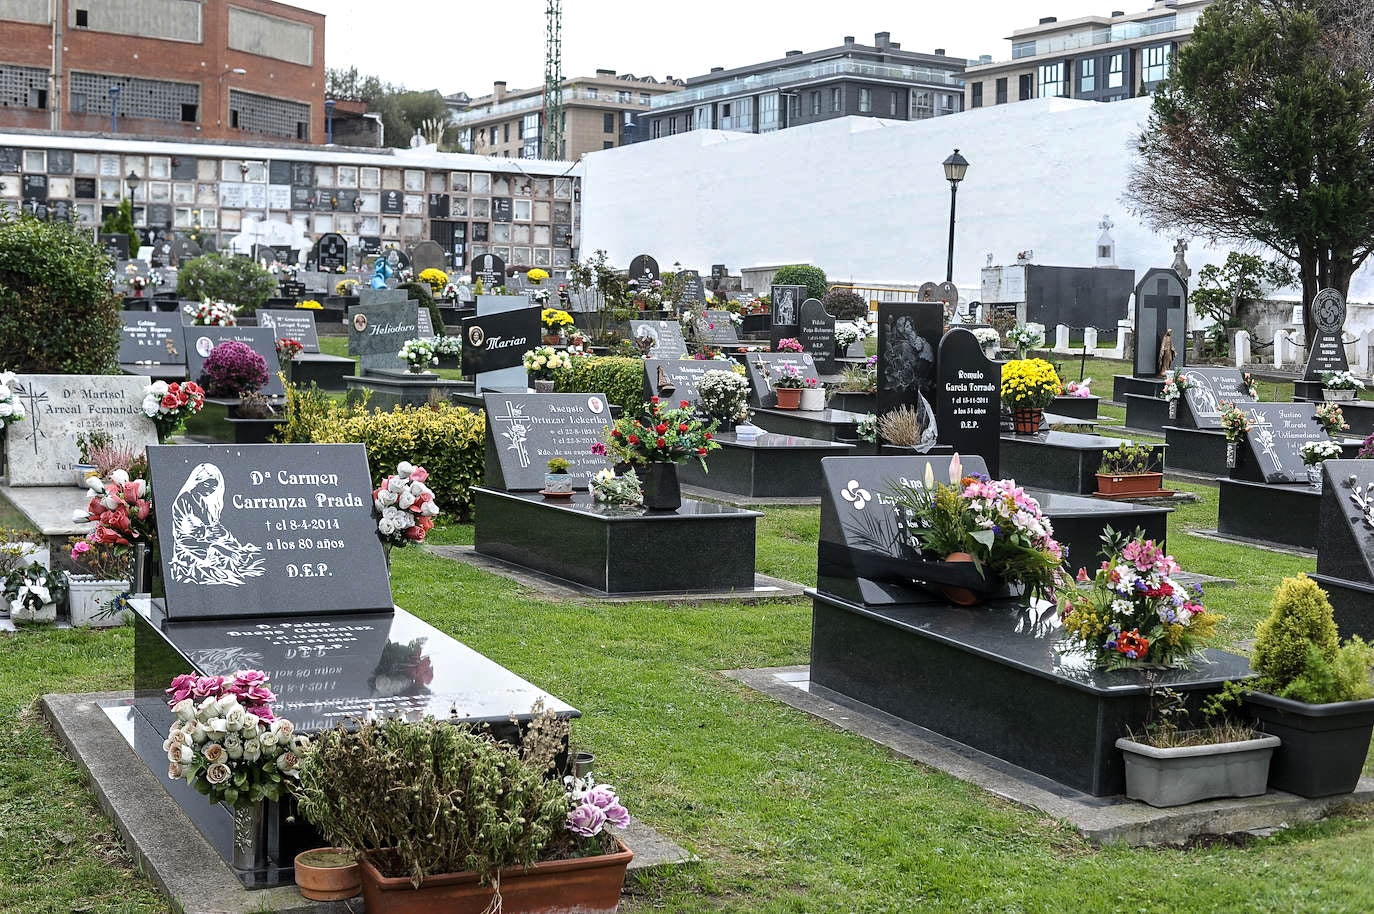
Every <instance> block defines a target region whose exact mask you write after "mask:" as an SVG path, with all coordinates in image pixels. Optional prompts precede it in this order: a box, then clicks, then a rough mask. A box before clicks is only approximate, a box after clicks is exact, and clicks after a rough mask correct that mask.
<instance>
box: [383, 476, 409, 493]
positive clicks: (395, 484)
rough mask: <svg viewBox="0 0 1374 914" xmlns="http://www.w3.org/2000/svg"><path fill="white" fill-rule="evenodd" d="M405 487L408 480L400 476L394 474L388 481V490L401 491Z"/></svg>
mask: <svg viewBox="0 0 1374 914" xmlns="http://www.w3.org/2000/svg"><path fill="white" fill-rule="evenodd" d="M405 487H406V481H405V480H404V479H402V478H401V477H399V476H392V477H391V478H390V479H388V480H387V481H386V489H387V491H388V492H400V491H401V490H402V489H404V488H405Z"/></svg>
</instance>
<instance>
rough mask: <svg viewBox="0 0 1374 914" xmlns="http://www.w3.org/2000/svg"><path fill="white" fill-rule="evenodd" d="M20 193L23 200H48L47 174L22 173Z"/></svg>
mask: <svg viewBox="0 0 1374 914" xmlns="http://www.w3.org/2000/svg"><path fill="white" fill-rule="evenodd" d="M20 182H21V183H20V188H21V190H20V193H21V195H22V196H23V198H24V200H25V201H29V200H37V201H39V202H40V203H46V202H48V176H47V175H24V177H23V178H22V179H20Z"/></svg>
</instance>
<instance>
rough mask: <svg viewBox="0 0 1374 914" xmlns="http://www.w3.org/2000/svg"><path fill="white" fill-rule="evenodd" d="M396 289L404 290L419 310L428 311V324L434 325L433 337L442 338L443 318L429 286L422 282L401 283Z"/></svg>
mask: <svg viewBox="0 0 1374 914" xmlns="http://www.w3.org/2000/svg"><path fill="white" fill-rule="evenodd" d="M396 288H398V289H405V290H406V295H407V296H409V297H410V300H411V301H417V302H419V303H420V307H421V308H426V309H428V310H429V319H430V322H431V323H432V324H433V325H434V335H435V336H444V335H445V334H444V316H443V315H442V314H440V313H439V304H438V302H436V301H435V300H434V293H433V292H432V291H431V290H430V288H429V285H428V284H427V283H423V282H403V283H401V284H400V285H399V286H397V287H396Z"/></svg>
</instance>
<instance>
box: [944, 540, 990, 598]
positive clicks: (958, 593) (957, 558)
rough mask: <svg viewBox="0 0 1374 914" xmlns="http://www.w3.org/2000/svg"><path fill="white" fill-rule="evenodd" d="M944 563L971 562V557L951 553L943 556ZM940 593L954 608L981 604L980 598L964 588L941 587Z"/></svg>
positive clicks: (965, 553) (961, 553) (965, 554)
mask: <svg viewBox="0 0 1374 914" xmlns="http://www.w3.org/2000/svg"><path fill="white" fill-rule="evenodd" d="M945 561H946V562H972V561H973V556H971V555H969V554H968V553H967V552H951V553H950V554H949V555H947V556H945ZM940 592H941V593H943V594H944V595H945V596H946V597H948V598H949V602H951V603H953V604H954V605H955V606H976V605H978V604H979V603H980V602H982V597H980V596H978V594H976V593H974V592H973V591H971V590H969V589H968V588H966V587H941V588H940Z"/></svg>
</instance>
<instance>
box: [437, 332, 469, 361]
mask: <svg viewBox="0 0 1374 914" xmlns="http://www.w3.org/2000/svg"><path fill="white" fill-rule="evenodd" d="M433 342H434V354H435V355H437V356H440V357H453V356H461V355H462V354H463V338H462V337H460V336H439V337H435V338H434V340H433Z"/></svg>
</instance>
